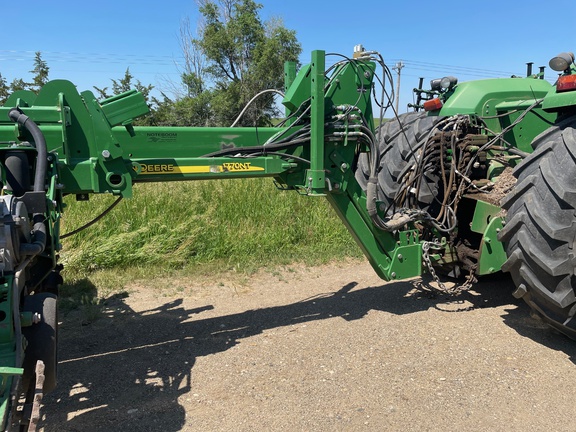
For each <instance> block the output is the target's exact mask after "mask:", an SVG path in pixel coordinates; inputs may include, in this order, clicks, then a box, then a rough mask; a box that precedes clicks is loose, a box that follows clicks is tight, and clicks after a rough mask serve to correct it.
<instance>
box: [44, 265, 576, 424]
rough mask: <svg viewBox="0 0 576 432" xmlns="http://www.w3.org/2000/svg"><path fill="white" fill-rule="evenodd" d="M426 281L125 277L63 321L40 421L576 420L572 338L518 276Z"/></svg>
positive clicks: (344, 272) (357, 276)
mask: <svg viewBox="0 0 576 432" xmlns="http://www.w3.org/2000/svg"><path fill="white" fill-rule="evenodd" d="M420 282H421V281H420V280H419V279H417V280H411V281H404V282H393V283H384V282H383V281H381V280H380V279H379V278H378V277H377V276H376V275H375V274H374V272H373V271H372V269H371V268H370V267H369V265H368V264H366V263H364V262H346V263H334V264H331V265H327V266H322V267H314V268H301V267H293V268H286V269H284V270H283V271H263V272H261V273H260V274H258V275H256V276H254V277H252V278H250V279H249V280H246V279H242V278H239V277H238V278H237V277H235V276H234V275H229V276H227V277H222V278H220V279H218V280H212V281H190V280H186V281H184V280H154V281H150V283H147V284H146V285H147V286H142V285H134V286H131V287H127V290H128V293H129V295H128V296H127V297H126V298H123V299H120V298H116V299H111V300H110V301H109V302H108V304H107V307H106V309H105V311H104V312H105V313H104V315H103V316H102V317H101V318H100V319H99V320H97V321H95V322H94V323H92V324H89V325H82V321H81V318H82V317H81V316H78V314H74V313H72V314H69V315H68V316H66V317H64V318H63V319H62V325H61V328H60V352H59V355H60V364H59V383H58V388H57V389H56V390H55V391H54V392H53V393H51V394H49V395H47V396H46V397H45V398H44V406H43V408H42V415H43V420H42V422H41V429H40V430H43V431H46V432H48V431H59V432H61V431H83V432H85V431H88V432H89V431H113V430H120V431H123V432H131V431H167V432H170V431H364V430H366V431H475V432H476V431H504V430H506V431H526V430H530V431H547V432H549V431H556V432H558V431H574V430H575V426H574V420H573V410H574V395H573V391H574V390H573V387H574V383H576V367H575V365H574V363H575V358H576V342H572V341H570V340H568V339H567V338H565V337H564V336H562V335H559V334H557V333H555V332H554V331H552V330H550V329H549V328H548V327H546V326H545V325H543V324H542V323H541V322H539V321H538V320H536V319H534V318H531V317H530V314H529V310H528V308H527V306H525V305H524V304H523V303H521V302H519V301H516V300H515V299H514V298H513V297H512V296H511V294H510V293H511V292H512V285H511V283H510V281H509V280H508V279H505V278H500V279H493V280H489V281H484V282H482V283H480V284H478V285H476V286H475V287H474V290H473V291H470V292H465V293H462V294H460V295H459V296H452V297H450V296H447V295H438V296H435V297H434V296H431V295H430V293H429V292H427V291H425V290H423V289H422V287H421V284H420Z"/></svg>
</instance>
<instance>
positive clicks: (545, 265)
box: [499, 116, 576, 339]
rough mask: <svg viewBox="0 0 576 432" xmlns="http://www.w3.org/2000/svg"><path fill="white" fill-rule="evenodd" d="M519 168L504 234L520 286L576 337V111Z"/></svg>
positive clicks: (508, 266) (507, 266) (547, 317)
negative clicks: (574, 114)
mask: <svg viewBox="0 0 576 432" xmlns="http://www.w3.org/2000/svg"><path fill="white" fill-rule="evenodd" d="M532 147H533V148H534V153H532V154H531V155H530V156H529V157H527V158H526V159H525V160H524V161H523V162H522V163H521V164H520V165H519V166H518V167H517V168H516V169H515V170H514V175H515V176H516V177H517V178H518V182H517V183H516V186H515V187H514V190H513V191H512V192H511V193H510V194H509V196H508V197H507V198H506V200H505V201H504V204H503V208H504V209H506V210H507V216H506V224H505V227H504V229H503V230H502V231H501V233H500V236H499V239H500V240H501V241H503V242H504V243H505V247H506V253H507V255H508V260H507V261H506V262H505V263H504V265H503V266H502V270H504V271H508V272H510V274H511V276H512V279H513V280H514V283H515V284H516V287H517V288H516V291H515V292H514V296H515V297H517V298H523V299H524V300H525V301H526V302H527V303H528V304H529V305H530V307H531V308H532V309H533V310H534V311H536V312H537V314H538V315H540V316H541V317H542V318H543V319H544V321H546V322H547V323H548V324H550V325H551V326H553V327H554V328H556V329H557V330H559V331H560V332H562V333H564V334H566V335H567V336H569V337H570V338H572V339H576V319H574V317H575V315H576V294H575V288H576V274H575V270H576V268H575V267H576V251H575V246H576V116H572V117H570V118H568V119H565V120H563V121H561V122H559V123H557V124H556V125H555V126H553V127H551V128H549V129H548V130H546V131H545V132H543V133H542V134H540V135H539V136H537V137H536V138H535V139H534V141H533V143H532Z"/></svg>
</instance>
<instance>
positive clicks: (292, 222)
mask: <svg viewBox="0 0 576 432" xmlns="http://www.w3.org/2000/svg"><path fill="white" fill-rule="evenodd" d="M114 199H115V198H114V197H110V196H92V198H91V200H90V201H89V202H75V201H74V199H73V197H67V198H66V203H67V208H66V211H65V213H64V218H63V230H62V232H64V233H66V232H69V231H71V230H73V229H75V228H77V227H79V226H81V225H83V224H84V223H85V222H87V221H89V220H91V219H93V218H94V217H95V216H97V215H98V214H100V213H101V212H102V211H103V210H104V209H105V208H107V207H108V206H109V205H110V204H111V203H112V202H113V201H114ZM360 254H361V253H360V251H359V248H358V247H357V246H356V245H355V243H354V241H353V240H352V238H351V237H350V235H349V234H348V232H347V231H346V229H345V228H344V226H343V224H342V223H341V222H340V221H339V219H338V218H337V217H336V215H335V214H334V212H333V210H332V209H331V208H330V206H329V205H328V203H327V201H326V200H325V199H323V198H310V197H303V196H299V195H298V194H297V193H295V192H281V191H277V190H276V188H275V187H274V185H273V183H272V181H271V180H270V179H246V180H221V181H195V182H184V183H169V184H168V183H162V184H139V185H136V186H135V191H134V198H132V199H130V200H123V201H122V202H121V203H120V204H119V205H118V206H117V207H116V208H115V209H114V210H113V211H112V212H111V213H110V214H109V215H107V216H106V217H105V218H104V219H102V220H101V221H99V222H98V223H97V224H95V225H93V226H92V227H90V228H88V229H86V230H84V231H82V232H80V233H79V234H76V235H74V236H71V237H69V238H67V239H65V240H64V250H63V252H62V254H61V256H62V262H63V263H64V266H65V269H66V275H67V276H68V278H72V279H81V278H85V277H86V276H88V275H94V276H96V274H97V273H98V272H102V271H106V273H107V274H109V275H110V274H114V273H117V274H118V276H117V277H120V278H121V276H122V275H126V274H135V275H136V277H145V276H147V275H152V276H154V275H160V274H163V273H167V272H174V271H185V272H195V271H200V272H208V271H219V270H224V271H225V270H231V269H234V270H237V271H241V272H252V271H254V270H256V269H258V268H261V267H264V266H278V265H283V264H288V263H293V262H296V261H298V262H305V263H308V264H317V263H321V262H326V261H330V260H334V259H339V258H344V257H350V256H353V257H357V256H360Z"/></svg>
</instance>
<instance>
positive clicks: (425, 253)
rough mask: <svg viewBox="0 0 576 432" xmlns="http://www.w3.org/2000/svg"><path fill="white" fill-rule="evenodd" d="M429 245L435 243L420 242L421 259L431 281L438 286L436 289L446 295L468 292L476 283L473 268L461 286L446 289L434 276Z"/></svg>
mask: <svg viewBox="0 0 576 432" xmlns="http://www.w3.org/2000/svg"><path fill="white" fill-rule="evenodd" d="M430 245H435V243H432V242H427V241H425V242H422V259H423V260H424V264H425V265H426V268H427V269H428V272H429V273H430V275H431V276H432V279H434V282H436V283H437V284H438V288H439V289H440V291H443V292H445V293H447V294H457V293H460V292H462V291H468V290H469V289H470V288H472V285H473V284H474V282H476V281H477V279H476V277H475V276H474V272H475V267H472V268H471V269H470V274H469V275H468V276H466V281H465V282H464V283H463V284H462V285H454V287H453V288H448V287H447V286H446V285H444V283H442V281H441V280H440V278H439V277H438V275H437V274H436V270H434V266H433V265H432V260H431V259H430Z"/></svg>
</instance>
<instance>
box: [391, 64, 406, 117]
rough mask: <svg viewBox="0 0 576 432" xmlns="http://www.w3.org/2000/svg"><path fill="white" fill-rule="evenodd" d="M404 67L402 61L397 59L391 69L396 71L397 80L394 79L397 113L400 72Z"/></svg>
mask: <svg viewBox="0 0 576 432" xmlns="http://www.w3.org/2000/svg"><path fill="white" fill-rule="evenodd" d="M403 67H404V63H402V61H399V62H398V63H396V66H394V67H393V68H392V69H393V70H395V71H398V80H397V81H396V113H398V102H400V72H401V71H402V68H403Z"/></svg>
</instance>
